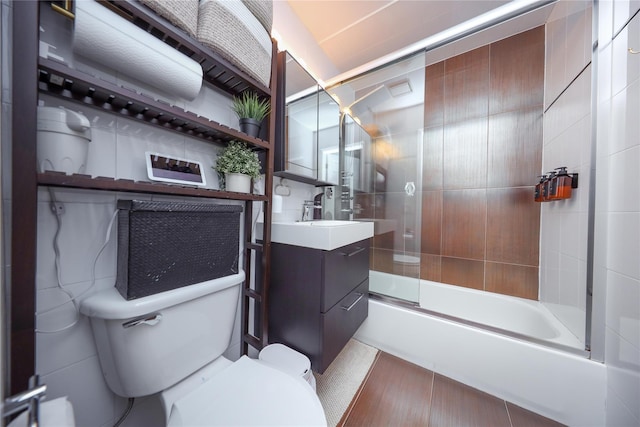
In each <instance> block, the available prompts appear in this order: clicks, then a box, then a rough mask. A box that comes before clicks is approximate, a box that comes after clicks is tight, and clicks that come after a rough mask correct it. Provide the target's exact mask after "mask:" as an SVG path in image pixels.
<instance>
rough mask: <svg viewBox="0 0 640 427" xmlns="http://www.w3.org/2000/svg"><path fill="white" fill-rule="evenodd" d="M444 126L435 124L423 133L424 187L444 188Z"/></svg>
mask: <svg viewBox="0 0 640 427" xmlns="http://www.w3.org/2000/svg"><path fill="white" fill-rule="evenodd" d="M443 143H444V128H443V127H442V126H435V127H431V128H426V129H425V130H424V135H423V150H422V189H423V190H441V189H442V154H443V153H442V148H443Z"/></svg>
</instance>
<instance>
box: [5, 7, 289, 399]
mask: <svg viewBox="0 0 640 427" xmlns="http://www.w3.org/2000/svg"><path fill="white" fill-rule="evenodd" d="M53 5H54V6H56V5H55V4H53ZM110 5H111V6H112V7H116V8H118V9H119V10H120V12H122V14H123V15H124V16H126V17H128V19H130V20H131V21H132V22H133V23H135V24H136V25H137V26H139V27H140V28H142V29H144V30H146V31H147V32H149V33H150V34H153V35H154V36H156V37H157V38H159V39H161V40H163V41H164V42H165V43H167V45H169V46H171V47H173V48H174V49H176V50H178V51H180V52H181V53H183V54H185V55H187V56H189V57H191V59H193V60H195V61H197V62H199V63H200V64H201V65H202V68H203V72H204V79H205V81H207V82H209V83H210V84H212V85H213V86H215V87H217V88H218V89H220V90H222V91H224V92H225V93H227V94H229V95H238V94H240V93H241V92H243V91H244V90H253V91H255V92H256V93H258V94H259V96H261V97H264V98H269V99H270V100H271V101H270V102H271V110H272V111H275V110H276V96H275V95H276V93H277V92H276V90H277V84H278V81H277V73H276V69H275V58H276V57H277V43H276V42H275V41H272V64H271V87H270V88H269V87H266V86H265V85H263V84H262V83H260V82H258V81H257V80H255V79H254V78H252V77H251V76H249V75H247V74H246V73H244V72H243V71H241V70H240V69H239V68H238V67H237V66H235V65H234V64H232V63H230V62H229V61H227V60H226V59H224V58H222V57H221V56H220V55H219V54H218V53H217V52H215V51H213V50H211V49H209V48H207V47H205V46H203V45H201V44H200V43H198V42H197V41H195V40H194V39H192V38H191V37H189V36H188V35H187V34H186V33H184V32H181V31H179V30H177V29H176V28H175V27H173V26H172V25H171V24H169V23H168V22H167V21H165V20H163V19H162V18H159V17H158V16H157V15H155V14H154V13H153V12H152V11H151V10H150V9H147V8H146V7H145V6H144V5H142V4H140V3H138V2H134V1H118V2H110ZM39 7H40V2H15V3H14V5H13V34H12V37H13V41H14V44H13V65H12V66H13V68H12V71H13V81H12V93H13V94H14V97H13V114H12V119H11V126H12V128H13V129H14V130H19V132H13V133H12V140H11V148H12V158H11V167H12V177H11V178H12V179H11V181H12V183H11V193H12V203H11V229H12V231H13V232H12V233H11V251H10V252H11V259H12V269H11V278H10V282H11V285H10V286H11V294H12V297H11V304H12V306H14V307H20V309H19V310H12V313H11V318H10V320H9V324H10V330H9V333H8V335H9V337H8V339H9V348H10V351H11V355H10V360H11V361H13V364H12V369H11V378H10V390H7V394H9V393H11V394H15V393H18V392H21V391H22V390H24V388H25V386H26V385H27V383H28V382H29V378H30V377H32V376H33V374H34V372H33V370H34V367H35V319H34V315H33V313H35V265H36V246H37V245H36V241H37V235H36V230H37V191H38V187H39V186H46V187H62V188H75V189H81V190H87V191H96V190H97V191H116V192H132V193H147V194H159V195H172V196H181V197H185V196H186V197H198V198H204V199H223V200H224V199H226V200H240V201H243V202H244V212H245V223H244V229H245V242H244V253H245V257H244V270H245V273H246V277H247V279H246V280H245V283H244V285H243V291H242V302H241V307H242V352H243V354H246V353H247V352H248V347H249V346H252V347H254V348H256V349H257V350H260V349H262V348H263V347H264V346H266V345H267V344H268V337H267V332H266V331H267V328H268V319H267V310H264V309H260V310H256V315H257V316H259V318H258V322H257V324H258V327H257V328H254V332H256V333H253V334H251V333H249V310H250V307H251V304H250V303H251V300H253V301H254V303H255V306H257V307H263V306H265V305H266V295H267V291H268V285H269V282H268V281H269V276H270V267H269V266H270V258H271V248H270V243H271V227H270V225H271V193H272V183H273V159H274V145H275V114H271V115H270V116H269V120H268V123H269V124H268V126H269V130H268V139H267V140H263V139H259V138H255V137H252V136H249V135H247V134H245V133H242V132H240V131H237V130H235V129H232V128H229V127H227V126H224V125H222V124H219V123H217V122H215V121H213V120H209V119H208V118H204V117H200V116H197V115H196V114H194V113H191V112H189V111H185V110H183V109H181V108H177V107H174V106H171V105H169V104H166V103H163V102H158V101H156V100H154V99H152V98H149V97H146V96H143V95H140V94H138V93H136V92H133V91H131V90H129V89H127V88H124V87H121V86H118V85H115V84H112V83H109V82H106V81H104V80H101V79H98V78H96V77H93V76H91V75H88V74H85V73H83V72H81V71H78V70H75V69H72V68H69V67H67V65H65V64H62V63H60V62H57V61H53V60H50V59H45V58H41V57H39V56H38V28H39ZM67 17H72V16H67ZM61 19H63V18H61ZM38 92H45V93H48V94H50V95H55V96H58V97H61V98H64V99H68V100H72V101H75V102H78V103H83V104H88V105H91V106H93V107H97V108H101V109H104V110H106V111H109V112H111V113H113V114H116V115H118V114H121V115H123V116H126V117H128V118H130V119H137V120H140V121H142V122H145V123H147V124H150V125H155V126H158V127H160V128H162V129H165V130H171V131H175V132H178V133H181V134H183V135H188V136H191V137H196V138H201V139H203V140H205V141H209V142H212V143H218V144H220V143H222V144H226V143H228V142H229V141H231V140H242V141H245V142H246V143H247V144H249V146H251V147H253V148H254V149H256V150H257V151H258V152H260V153H262V154H263V156H262V157H263V161H262V163H263V167H264V170H265V191H264V193H265V194H264V195H254V194H241V193H231V192H225V191H219V190H210V189H203V188H193V187H178V186H173V185H171V186H170V185H165V184H162V183H148V182H135V181H132V180H127V179H114V178H109V177H96V178H92V177H91V176H89V175H79V174H74V175H66V174H64V173H60V172H45V173H37V170H36V126H35V123H36V107H37V103H38ZM15 94H20V96H15ZM5 197H6V196H5ZM254 201H258V202H262V203H263V212H264V222H265V231H264V234H263V239H262V242H261V243H260V244H257V243H252V238H251V230H252V218H253V212H252V210H253V209H252V207H253V202H254ZM254 253H255V257H256V265H260V264H261V265H262V266H263V268H262V269H261V270H260V269H259V268H256V271H255V272H252V269H251V257H252V255H253V254H254ZM252 274H253V275H255V276H256V277H255V279H256V280H255V282H256V283H258V284H260V286H256V288H257V289H252V288H251V287H250V280H251V277H252Z"/></svg>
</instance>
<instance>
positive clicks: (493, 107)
mask: <svg viewBox="0 0 640 427" xmlns="http://www.w3.org/2000/svg"><path fill="white" fill-rule="evenodd" d="M490 47H491V61H490V62H491V71H490V74H491V95H490V96H489V114H490V115H491V114H497V113H501V112H504V111H512V110H518V109H522V108H527V107H531V106H533V105H542V103H543V96H544V91H543V89H542V87H543V85H544V49H545V47H544V26H541V27H537V28H534V29H532V30H529V31H525V32H523V33H520V34H516V35H515V36H512V37H509V38H506V39H504V40H501V41H498V42H496V43H493V44H491V46H490Z"/></svg>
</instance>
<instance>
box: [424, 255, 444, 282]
mask: <svg viewBox="0 0 640 427" xmlns="http://www.w3.org/2000/svg"><path fill="white" fill-rule="evenodd" d="M441 260H442V257H441V256H439V255H429V254H421V255H420V278H421V279H425V280H431V281H434V282H441V281H442V280H441V279H442V274H441Z"/></svg>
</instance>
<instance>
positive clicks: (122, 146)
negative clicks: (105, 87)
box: [116, 118, 197, 181]
mask: <svg viewBox="0 0 640 427" xmlns="http://www.w3.org/2000/svg"><path fill="white" fill-rule="evenodd" d="M117 128H118V130H117V149H116V178H119V179H132V180H134V181H149V179H148V177H147V166H146V162H145V156H144V153H145V152H146V151H151V152H154V153H160V154H165V155H168V156H175V157H179V158H182V159H184V158H185V157H186V156H185V143H184V137H183V136H182V135H178V134H177V133H173V132H166V131H163V130H161V129H158V128H157V127H153V126H150V125H146V124H142V123H139V122H134V121H132V120H128V119H124V118H118V124H117ZM194 160H197V159H194Z"/></svg>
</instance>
